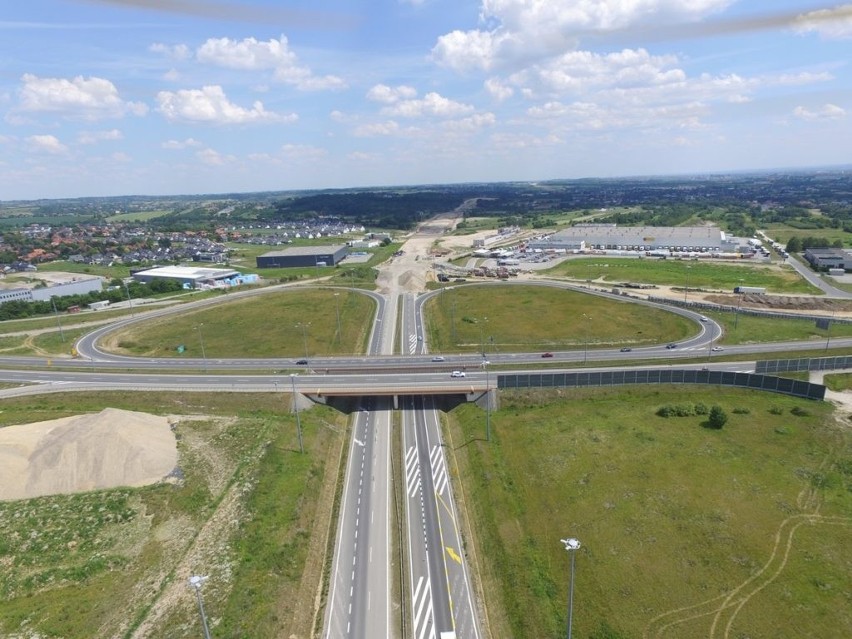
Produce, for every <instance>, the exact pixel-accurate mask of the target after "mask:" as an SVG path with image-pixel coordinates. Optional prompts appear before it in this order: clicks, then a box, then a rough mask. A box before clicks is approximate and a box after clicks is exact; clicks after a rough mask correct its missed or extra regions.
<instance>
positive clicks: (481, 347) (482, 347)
mask: <svg viewBox="0 0 852 639" xmlns="http://www.w3.org/2000/svg"><path fill="white" fill-rule="evenodd" d="M486 322H488V318H487V317H483V318H482V324H480V325H479V352H480V353H482V356H483V357H485V339H484V337H483V324H485V323H486Z"/></svg>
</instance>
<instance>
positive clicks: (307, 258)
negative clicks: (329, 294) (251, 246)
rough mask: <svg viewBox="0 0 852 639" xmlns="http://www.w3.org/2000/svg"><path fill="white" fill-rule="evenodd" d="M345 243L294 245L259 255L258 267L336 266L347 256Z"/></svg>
mask: <svg viewBox="0 0 852 639" xmlns="http://www.w3.org/2000/svg"><path fill="white" fill-rule="evenodd" d="M346 253H347V247H346V246H345V245H343V244H332V245H328V246H292V247H290V248H286V249H284V250H283V251H270V252H269V253H264V254H263V255H258V256H257V268H276V267H277V268H293V267H297V266H336V265H337V264H339V263H340V261H341V260H342V259H343V258H344V257H346Z"/></svg>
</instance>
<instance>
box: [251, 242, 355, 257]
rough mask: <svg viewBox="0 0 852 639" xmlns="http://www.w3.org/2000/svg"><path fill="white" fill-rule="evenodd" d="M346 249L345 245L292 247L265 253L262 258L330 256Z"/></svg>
mask: <svg viewBox="0 0 852 639" xmlns="http://www.w3.org/2000/svg"><path fill="white" fill-rule="evenodd" d="M343 248H346V245H345V244H324V245H320V246H291V247H289V248H285V249H281V250H280V251H269V252H268V253H264V254H263V255H261V256H260V257H281V256H287V257H295V256H298V255H320V254H322V255H328V254H329V253H336V252H337V251H339V250H340V249H343Z"/></svg>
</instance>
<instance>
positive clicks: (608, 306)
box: [425, 285, 698, 353]
mask: <svg viewBox="0 0 852 639" xmlns="http://www.w3.org/2000/svg"><path fill="white" fill-rule="evenodd" d="M425 316H426V320H425V321H426V328H427V331H428V342H429V348H430V350H431V351H432V352H435V353H438V352H470V351H480V350H484V351H486V352H487V351H492V352H493V351H503V350H505V351H525V350H526V351H532V350H536V349H577V348H584V347H585V345H588V347H589V348H600V347H607V348H612V347H614V346H630V347H633V346H639V345H643V344H660V343H664V342H666V341H674V340H679V339H683V338H684V337H687V336H689V335H693V334H695V333H697V332H698V327H697V326H696V325H695V323H694V322H690V321H689V320H687V319H685V318H683V317H680V316H679V315H675V314H674V313H668V312H666V311H661V310H657V309H653V308H648V307H645V306H641V305H638V304H631V303H628V302H621V301H616V300H609V299H604V298H600V297H596V296H591V295H586V294H584V293H577V292H574V291H568V290H560V289H556V288H550V287H544V286H521V285H506V286H501V285H484V286H477V285H464V286H454V287H452V288H451V289H445V290H444V292H443V293H441V294H440V295H436V296H435V297H433V298H432V299H431V300H429V301H428V302H427V305H426V307H425Z"/></svg>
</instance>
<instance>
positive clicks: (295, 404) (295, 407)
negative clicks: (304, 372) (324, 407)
mask: <svg viewBox="0 0 852 639" xmlns="http://www.w3.org/2000/svg"><path fill="white" fill-rule="evenodd" d="M290 384H291V385H292V387H293V410H294V411H296V432H297V433H298V434H299V452H300V453H304V452H305V447H304V446H303V445H302V419H301V417H299V398H298V397H296V374H295V373H290Z"/></svg>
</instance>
